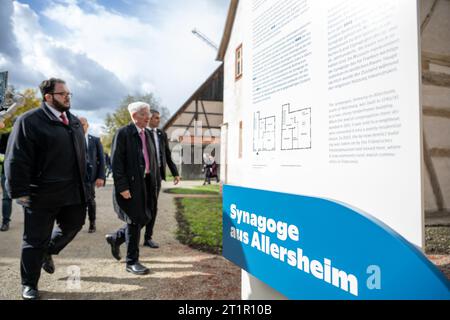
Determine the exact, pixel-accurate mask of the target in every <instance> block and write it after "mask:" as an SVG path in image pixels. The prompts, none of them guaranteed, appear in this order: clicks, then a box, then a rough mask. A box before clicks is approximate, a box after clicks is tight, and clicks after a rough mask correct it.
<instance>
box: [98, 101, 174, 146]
mask: <svg viewBox="0 0 450 320" xmlns="http://www.w3.org/2000/svg"><path fill="white" fill-rule="evenodd" d="M136 101H143V102H146V103H148V104H149V105H150V108H151V109H152V110H157V111H158V112H159V113H160V115H161V125H164V124H165V123H166V122H167V120H169V117H170V111H169V109H167V108H166V107H164V106H162V105H161V102H160V101H159V99H157V98H156V97H155V96H154V95H153V93H147V94H144V95H138V96H132V95H128V96H126V97H125V98H124V99H123V100H122V102H121V103H120V106H119V107H118V108H117V109H116V111H115V112H114V113H113V114H109V113H108V114H107V115H106V119H105V132H106V134H104V135H102V137H101V141H102V144H103V148H104V149H105V152H107V153H110V152H111V144H112V139H113V137H114V134H115V133H116V131H117V129H119V128H121V127H123V126H125V125H127V124H128V123H130V121H131V118H130V114H129V112H128V105H129V104H130V103H132V102H136Z"/></svg>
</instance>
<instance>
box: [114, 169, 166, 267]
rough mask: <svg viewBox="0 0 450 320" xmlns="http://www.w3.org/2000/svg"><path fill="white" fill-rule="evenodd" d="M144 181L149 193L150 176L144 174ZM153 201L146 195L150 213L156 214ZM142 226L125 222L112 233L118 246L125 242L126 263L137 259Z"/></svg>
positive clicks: (134, 261)
mask: <svg viewBox="0 0 450 320" xmlns="http://www.w3.org/2000/svg"><path fill="white" fill-rule="evenodd" d="M145 183H146V187H147V189H148V190H150V193H152V190H154V187H152V185H151V179H150V176H146V178H145ZM159 189H160V188H159V187H158V192H159ZM154 201H156V200H155V199H152V198H151V197H148V203H147V207H149V208H151V211H152V213H154V214H153V215H156V204H155V203H153V202H154ZM143 227H144V225H141V224H138V223H131V224H126V225H125V226H123V227H122V228H120V229H119V230H117V231H116V232H115V233H114V234H113V237H114V240H115V242H116V244H117V245H119V246H120V245H121V244H123V243H126V244H127V256H126V262H127V264H135V263H136V262H138V261H139V240H140V238H141V229H142V228H143Z"/></svg>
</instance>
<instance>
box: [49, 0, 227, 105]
mask: <svg viewBox="0 0 450 320" xmlns="http://www.w3.org/2000/svg"><path fill="white" fill-rule="evenodd" d="M83 3H84V2H83ZM154 6H155V4H154V3H149V4H148V6H147V7H146V6H144V5H142V3H141V7H140V8H141V10H143V11H146V9H145V8H148V10H151V9H152V8H153V11H155V9H154ZM160 6H161V7H159V10H158V11H157V12H158V14H160V15H161V16H159V19H158V21H162V23H161V24H160V25H158V26H154V25H151V24H150V23H149V22H145V21H146V19H145V16H146V15H151V14H152V12H151V11H148V12H142V17H141V18H139V17H130V16H125V15H122V14H120V13H117V12H112V11H110V10H107V9H106V8H104V7H102V6H99V5H97V4H94V5H93V4H92V3H91V4H90V5H89V6H88V7H89V9H90V11H89V12H87V11H83V8H82V5H81V4H80V2H78V3H72V4H70V5H68V6H67V5H61V4H56V3H55V4H54V5H53V6H52V7H51V9H50V8H49V9H47V10H45V11H44V12H43V14H44V15H45V16H46V17H47V18H48V19H51V20H53V21H55V22H57V23H58V24H60V25H61V26H63V27H64V28H66V29H68V30H69V32H70V36H68V35H67V34H63V39H64V41H65V45H67V46H69V47H70V48H71V49H72V50H74V51H80V52H85V53H86V55H87V56H88V57H89V58H90V59H93V60H94V61H96V62H97V63H99V64H100V65H102V66H103V67H105V68H106V69H108V70H111V71H112V72H113V73H114V74H116V75H117V76H118V77H119V79H120V80H121V81H122V82H123V83H124V84H125V85H126V86H127V89H128V90H129V92H130V93H132V94H133V93H138V92H140V93H144V92H145V91H148V90H151V91H155V92H154V93H156V95H157V96H160V97H161V98H162V101H163V103H164V104H166V105H167V106H168V107H169V108H170V109H171V111H172V112H174V111H175V110H176V109H177V108H178V107H180V106H181V104H182V103H183V102H184V100H185V99H187V98H188V97H189V96H190V95H191V94H192V93H193V91H194V90H195V89H196V87H197V86H198V85H200V84H201V83H202V82H203V81H204V80H206V78H207V77H208V75H209V74H210V73H211V72H212V71H213V70H214V69H215V67H216V66H217V63H216V62H215V61H214V58H215V55H216V53H215V52H214V51H213V50H211V49H210V48H209V47H208V46H207V45H206V44H205V43H203V42H202V41H201V40H199V39H197V38H195V37H194V35H192V33H191V30H192V29H193V28H195V27H198V28H199V29H201V30H202V29H203V30H205V31H204V32H206V33H209V32H210V33H211V34H214V35H216V36H217V35H219V36H218V37H219V38H220V35H221V32H222V28H223V21H224V16H223V12H220V11H218V10H214V9H215V6H214V5H211V2H210V1H204V0H198V1H195V2H192V1H167V2H166V1H165V2H163V4H161V5H160ZM155 12H156V11H155ZM217 41H218V40H217Z"/></svg>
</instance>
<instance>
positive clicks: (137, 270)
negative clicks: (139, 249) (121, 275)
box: [126, 262, 150, 275]
mask: <svg viewBox="0 0 450 320" xmlns="http://www.w3.org/2000/svg"><path fill="white" fill-rule="evenodd" d="M126 270H127V271H128V272H131V273H133V274H137V275H144V274H147V273H149V272H150V269H149V268H147V267H144V266H143V265H142V264H140V263H139V262H136V263H135V264H127V268H126Z"/></svg>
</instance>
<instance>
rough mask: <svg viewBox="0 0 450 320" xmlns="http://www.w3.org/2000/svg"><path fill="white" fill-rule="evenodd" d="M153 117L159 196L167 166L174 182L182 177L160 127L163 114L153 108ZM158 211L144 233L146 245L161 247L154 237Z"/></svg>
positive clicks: (151, 126) (153, 139) (151, 129)
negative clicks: (158, 174)
mask: <svg viewBox="0 0 450 320" xmlns="http://www.w3.org/2000/svg"><path fill="white" fill-rule="evenodd" d="M151 115H152V116H151V118H150V124H149V126H150V132H151V137H152V141H153V143H154V145H155V149H156V154H157V162H158V167H159V173H160V179H159V180H158V196H159V191H160V189H161V180H164V181H165V180H166V167H167V166H168V167H169V169H170V172H171V173H172V176H173V177H174V178H173V183H174V184H175V185H176V184H178V182H180V180H181V178H180V175H179V173H178V169H177V166H176V165H175V163H174V162H173V161H172V155H171V152H170V148H169V141H168V139H167V135H166V133H165V132H164V131H162V130H160V129H158V127H159V124H160V122H161V116H160V114H159V112H158V111H156V110H151ZM157 212H158V208H157V207H156V210H155V214H154V215H153V216H152V218H151V219H150V222H149V223H147V225H146V226H145V234H144V247H149V248H159V244H157V243H156V242H155V241H154V240H153V239H152V237H153V228H154V226H155V221H156V215H157Z"/></svg>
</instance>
